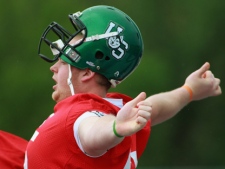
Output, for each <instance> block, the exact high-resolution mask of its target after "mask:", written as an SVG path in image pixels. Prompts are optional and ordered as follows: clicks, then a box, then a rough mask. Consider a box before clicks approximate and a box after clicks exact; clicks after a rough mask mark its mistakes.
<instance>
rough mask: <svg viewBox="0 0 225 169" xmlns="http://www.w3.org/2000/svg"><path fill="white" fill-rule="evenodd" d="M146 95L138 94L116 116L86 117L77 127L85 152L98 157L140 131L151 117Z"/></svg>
mask: <svg viewBox="0 0 225 169" xmlns="http://www.w3.org/2000/svg"><path fill="white" fill-rule="evenodd" d="M145 98H146V94H145V93H144V92H142V93H140V94H139V95H138V96H137V97H136V98H134V99H133V100H131V101H130V102H128V103H127V104H125V105H124V106H123V107H122V108H121V110H120V111H119V112H118V113H117V116H113V115H105V116H103V117H88V118H87V119H85V120H83V121H82V122H81V124H80V126H79V137H80V141H81V144H82V147H83V149H84V150H85V152H86V153H87V154H89V155H91V156H99V155H102V154H103V153H105V152H106V151H107V150H108V149H110V148H112V147H114V146H116V145H117V144H119V143H120V142H121V141H122V140H123V139H124V136H129V135H132V134H133V133H136V132H137V131H139V130H140V129H142V128H143V127H144V126H145V125H146V123H147V122H148V120H149V119H150V116H151V110H152V109H151V104H150V103H149V102H147V101H145Z"/></svg>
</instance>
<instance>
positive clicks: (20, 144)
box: [0, 130, 28, 169]
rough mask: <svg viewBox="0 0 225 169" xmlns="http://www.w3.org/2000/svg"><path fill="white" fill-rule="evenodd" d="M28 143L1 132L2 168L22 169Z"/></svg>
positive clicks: (0, 163)
mask: <svg viewBox="0 0 225 169" xmlns="http://www.w3.org/2000/svg"><path fill="white" fill-rule="evenodd" d="M27 143H28V141H26V140H24V139H22V138H20V137H18V136H15V135H13V134H10V133H7V132H4V131H1V130H0V168H1V169H12V168H15V169H22V168H23V163H24V155H25V149H26V146H27Z"/></svg>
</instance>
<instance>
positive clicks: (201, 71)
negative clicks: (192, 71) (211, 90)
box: [196, 62, 210, 77]
mask: <svg viewBox="0 0 225 169" xmlns="http://www.w3.org/2000/svg"><path fill="white" fill-rule="evenodd" d="M209 68H210V64H209V63H208V62H206V63H205V64H204V65H202V67H200V68H199V69H198V70H197V71H196V73H197V74H198V76H199V77H203V76H204V74H205V72H206V71H207V70H209Z"/></svg>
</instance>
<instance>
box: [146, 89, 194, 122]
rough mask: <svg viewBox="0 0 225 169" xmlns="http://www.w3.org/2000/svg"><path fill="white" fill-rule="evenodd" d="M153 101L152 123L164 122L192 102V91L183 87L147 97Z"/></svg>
mask: <svg viewBox="0 0 225 169" xmlns="http://www.w3.org/2000/svg"><path fill="white" fill-rule="evenodd" d="M146 100H147V101H149V102H151V103H152V114H151V124H152V125H156V124H159V123H162V122H164V121H166V120H168V119H170V118H171V117H173V116H174V115H176V114H177V113H178V112H179V111H180V110H181V109H182V108H183V107H185V106H186V105H187V104H188V103H189V102H190V93H189V92H188V91H187V90H186V89H185V88H183V87H180V88H177V89H175V90H172V91H169V92H164V93H159V94H156V95H152V96H150V97H148V98H147V99H146Z"/></svg>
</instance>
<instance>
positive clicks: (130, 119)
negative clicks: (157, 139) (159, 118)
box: [116, 92, 152, 136]
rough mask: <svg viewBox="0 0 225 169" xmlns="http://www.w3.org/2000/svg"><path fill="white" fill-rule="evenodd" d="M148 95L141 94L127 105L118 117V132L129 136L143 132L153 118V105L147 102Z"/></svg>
mask: <svg viewBox="0 0 225 169" xmlns="http://www.w3.org/2000/svg"><path fill="white" fill-rule="evenodd" d="M145 98H146V93H144V92H142V93H140V94H139V95H138V96H137V97H136V98H135V99H133V100H131V101H130V102H128V103H127V104H125V105H124V106H123V107H122V109H121V110H120V111H119V112H118V114H117V116H116V130H117V132H118V134H120V135H122V136H128V135H131V134H133V133H136V132H137V131H139V130H141V129H142V128H143V127H144V126H145V125H146V123H147V122H148V120H149V119H150V117H151V111H152V105H151V103H149V102H147V101H145Z"/></svg>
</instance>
